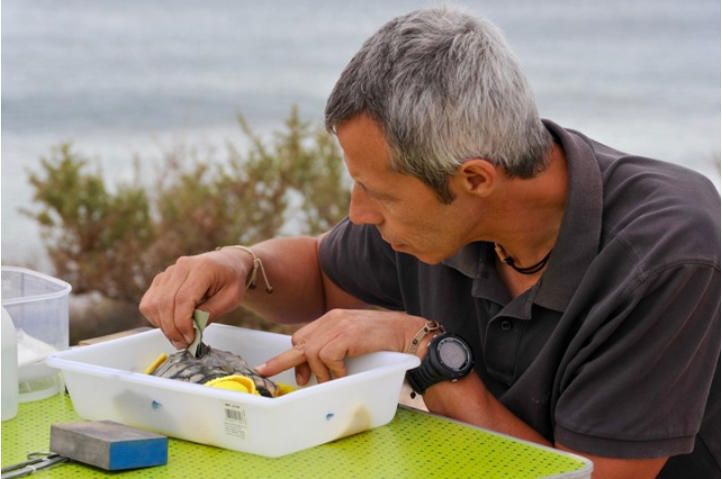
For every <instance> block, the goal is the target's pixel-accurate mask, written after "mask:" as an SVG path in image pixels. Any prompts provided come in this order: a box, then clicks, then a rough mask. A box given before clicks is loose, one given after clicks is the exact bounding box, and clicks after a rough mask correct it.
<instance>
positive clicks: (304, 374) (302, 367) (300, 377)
mask: <svg viewBox="0 0 722 479" xmlns="http://www.w3.org/2000/svg"><path fill="white" fill-rule="evenodd" d="M309 379H311V367H310V366H309V365H308V363H303V364H299V365H298V366H296V384H298V385H299V386H305V385H306V384H308V380H309Z"/></svg>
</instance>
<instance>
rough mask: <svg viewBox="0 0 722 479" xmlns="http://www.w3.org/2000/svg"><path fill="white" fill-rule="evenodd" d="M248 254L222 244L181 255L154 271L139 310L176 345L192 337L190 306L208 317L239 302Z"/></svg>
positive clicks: (188, 340)
mask: <svg viewBox="0 0 722 479" xmlns="http://www.w3.org/2000/svg"><path fill="white" fill-rule="evenodd" d="M250 267H251V255H249V254H248V253H246V252H244V251H241V250H238V249H235V248H225V249H222V250H219V251H211V252H208V253H203V254H199V255H196V256H183V257H181V258H179V259H178V261H176V263H175V264H174V265H172V266H169V267H168V268H167V269H166V270H165V271H163V272H162V273H160V274H158V275H157V276H156V277H155V278H154V279H153V283H152V284H151V286H150V288H149V289H148V291H146V293H145V295H144V296H143V299H142V300H141V302H140V312H141V313H142V314H143V316H145V317H146V319H148V321H150V323H151V324H153V325H154V326H158V327H159V328H160V329H161V330H162V331H163V334H165V335H166V336H167V337H168V339H169V340H170V341H171V343H173V346H175V347H176V348H178V349H181V348H184V347H186V346H187V345H188V344H190V343H191V342H192V341H193V336H194V334H195V333H194V330H193V327H192V326H191V317H192V315H193V310H194V309H196V308H199V309H202V310H204V311H206V312H208V313H209V314H210V320H213V319H214V318H216V317H218V316H219V315H221V314H223V313H226V312H228V311H230V310H231V309H233V308H235V307H236V306H238V305H239V303H240V301H241V299H243V296H244V294H245V279H246V276H247V274H248V271H249V270H250Z"/></svg>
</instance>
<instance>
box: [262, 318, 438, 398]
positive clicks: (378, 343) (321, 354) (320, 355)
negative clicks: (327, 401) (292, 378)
mask: <svg viewBox="0 0 722 479" xmlns="http://www.w3.org/2000/svg"><path fill="white" fill-rule="evenodd" d="M424 322H425V320H424V319H423V318H421V317H418V316H410V315H408V314H405V313H400V312H393V311H375V310H369V309H333V310H331V311H329V312H327V313H326V314H324V315H323V316H321V317H320V318H318V319H317V320H315V321H313V322H311V323H309V324H308V325H306V326H304V327H303V328H301V329H299V330H298V331H296V333H295V334H294V335H293V336H292V338H291V343H292V344H293V347H292V348H291V349H289V350H287V351H284V352H283V353H281V354H279V355H278V356H275V357H274V358H272V359H270V360H268V361H267V362H265V363H264V364H261V365H260V366H257V367H256V371H257V372H258V374H260V375H261V376H273V375H276V374H278V373H280V372H281V371H285V370H286V369H290V368H293V367H295V368H296V383H297V384H298V385H299V386H303V385H305V384H306V383H308V380H309V379H310V377H311V374H313V375H314V376H316V379H317V380H318V382H319V383H322V382H324V381H328V380H330V379H333V378H339V377H342V376H345V375H346V365H345V363H344V359H345V358H346V357H354V356H360V355H362V354H367V353H372V352H376V351H397V352H403V351H404V350H405V349H406V346H407V345H408V343H409V342H410V340H411V338H413V336H414V334H415V333H416V331H418V330H419V328H421V327H423V325H424Z"/></svg>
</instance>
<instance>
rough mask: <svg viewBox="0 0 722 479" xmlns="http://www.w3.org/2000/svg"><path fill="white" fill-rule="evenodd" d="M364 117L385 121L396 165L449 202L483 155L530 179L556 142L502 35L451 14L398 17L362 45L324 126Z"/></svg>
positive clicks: (438, 12) (433, 12) (435, 11)
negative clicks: (463, 169) (456, 183)
mask: <svg viewBox="0 0 722 479" xmlns="http://www.w3.org/2000/svg"><path fill="white" fill-rule="evenodd" d="M360 113H366V114H368V115H369V116H370V117H371V118H373V119H374V120H376V121H377V122H379V125H380V126H381V127H382V129H383V131H384V135H385V137H386V140H387V142H388V143H389V145H390V147H391V156H392V159H391V167H392V168H393V169H394V170H395V171H398V172H401V173H404V174H409V175H413V176H416V177H418V178H419V179H421V180H422V181H423V182H425V183H426V184H428V185H429V186H431V187H432V188H433V189H434V190H435V191H436V192H437V194H438V195H439V197H440V198H441V200H442V201H444V202H447V203H449V202H451V201H453V196H452V195H451V192H450V191H449V188H448V179H449V175H451V174H453V173H454V171H455V170H456V169H457V167H458V166H459V165H460V164H461V163H463V162H464V160H466V159H469V158H477V157H479V158H485V159H487V160H489V161H491V162H493V163H494V164H497V165H501V166H503V167H504V169H505V170H506V172H507V173H508V174H509V175H512V176H516V177H521V178H529V177H532V176H534V175H535V174H536V173H538V172H539V171H541V170H543V169H544V167H545V153H546V151H547V149H548V148H549V146H550V142H551V136H550V134H549V133H548V132H547V130H546V128H545V127H544V125H543V124H542V122H541V120H540V118H539V115H538V113H537V108H536V103H535V101H534V96H533V94H532V92H531V89H530V88H529V85H528V84H527V82H526V79H525V77H524V75H523V73H522V71H521V68H520V66H519V64H518V62H517V60H516V58H515V56H514V54H513V53H512V52H511V50H510V49H509V47H508V46H507V44H506V41H505V40H504V37H503V36H502V34H501V32H500V31H499V30H498V29H497V28H496V27H495V26H494V25H492V24H491V23H489V22H487V21H484V20H481V19H476V18H474V17H472V16H470V15H468V14H466V13H463V12H460V11H456V10H450V9H447V8H435V9H425V10H417V11H414V12H411V13H409V14H407V15H403V16H400V17H397V18H395V19H393V20H391V21H390V22H388V23H387V24H386V25H384V26H383V27H381V29H380V30H379V31H378V32H376V33H375V34H374V35H373V36H371V38H369V39H368V40H367V41H366V42H365V43H364V44H363V46H362V47H361V50H359V52H358V53H356V55H355V56H354V57H353V58H352V59H351V61H350V62H349V64H348V65H347V66H346V68H345V69H344V71H343V73H341V77H340V78H339V80H338V82H336V86H335V87H334V89H333V92H332V93H331V95H330V97H329V99H328V102H327V104H326V128H327V129H328V130H329V131H331V132H335V128H336V126H337V125H339V124H340V123H342V122H343V121H345V120H348V119H350V118H352V117H353V116H355V115H358V114H360Z"/></svg>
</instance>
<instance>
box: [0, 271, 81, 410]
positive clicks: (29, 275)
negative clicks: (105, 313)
mask: <svg viewBox="0 0 722 479" xmlns="http://www.w3.org/2000/svg"><path fill="white" fill-rule="evenodd" d="M70 290H71V287H70V285H69V284H68V283H66V282H65V281H61V280H59V279H56V278H53V277H51V276H47V275H45V274H41V273H38V272H36V271H32V270H29V269H26V268H17V267H13V266H3V267H2V307H3V308H5V309H6V310H7V312H8V313H10V316H11V317H12V320H13V323H14V324H15V330H16V333H17V351H18V381H19V386H18V387H19V391H20V396H19V399H20V402H25V401H34V400H37V399H44V398H46V397H49V396H52V395H53V394H56V393H57V392H58V391H60V390H61V389H62V387H63V384H62V381H61V377H60V375H59V374H58V373H57V371H56V370H54V369H52V368H50V367H48V366H47V365H46V364H45V359H46V357H47V356H48V354H50V353H52V352H55V351H62V350H65V349H68V297H69V295H70Z"/></svg>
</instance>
